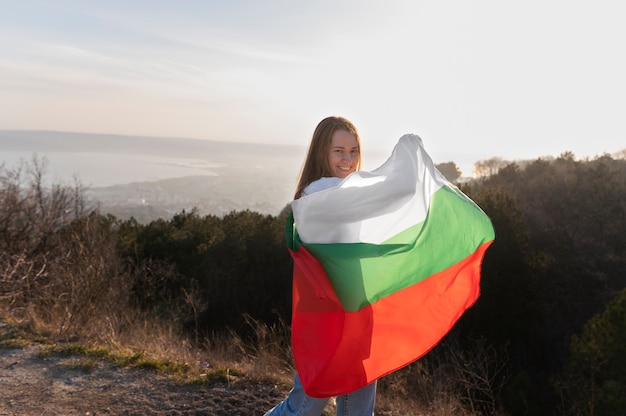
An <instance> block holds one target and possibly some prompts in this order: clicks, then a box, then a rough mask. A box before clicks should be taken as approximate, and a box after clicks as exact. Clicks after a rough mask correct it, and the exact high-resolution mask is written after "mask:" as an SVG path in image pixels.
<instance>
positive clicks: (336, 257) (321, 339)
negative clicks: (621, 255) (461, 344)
mask: <svg viewBox="0 0 626 416" xmlns="http://www.w3.org/2000/svg"><path fill="white" fill-rule="evenodd" d="M292 208H293V216H292V222H288V227H287V240H288V246H289V251H290V253H291V255H292V257H293V259H294V279H293V282H294V284H293V315H292V347H293V355H294V361H295V364H296V369H297V371H298V374H299V376H300V379H301V381H302V384H303V386H304V389H305V391H306V393H307V394H308V395H309V396H312V397H330V396H337V395H341V394H345V393H349V392H351V391H354V390H356V389H358V388H360V387H363V386H365V385H367V384H369V383H371V382H372V381H374V380H377V379H378V378H380V377H382V376H384V375H385V374H388V373H390V372H392V371H395V370H397V369H399V368H401V367H403V366H405V365H407V364H409V363H411V362H413V361H415V360H417V359H418V358H420V357H422V356H423V355H424V354H426V353H427V352H428V351H429V350H430V349H432V348H433V347H434V346H435V345H436V344H437V343H438V342H439V341H440V340H441V338H443V336H444V335H445V334H446V333H447V332H448V331H449V330H450V329H451V328H452V326H453V325H454V324H455V322H456V321H457V320H458V319H459V318H460V317H461V315H462V314H463V313H464V311H465V310H466V309H467V308H469V307H470V306H472V305H473V304H474V303H475V301H476V299H477V298H478V296H479V292H480V287H479V282H480V272H481V264H482V260H483V256H484V253H485V250H486V249H487V247H488V246H489V245H490V244H491V243H492V242H493V239H494V230H493V227H492V225H491V221H490V220H489V218H488V217H487V216H486V215H485V213H484V212H483V211H482V210H481V209H480V208H479V207H478V206H477V205H476V204H475V203H474V202H473V201H471V200H470V199H469V198H468V197H467V196H466V195H465V194H463V193H462V192H461V191H460V190H458V189H457V188H456V187H455V186H453V185H451V184H450V183H449V182H448V181H447V180H446V179H445V178H444V177H443V175H442V174H441V173H440V172H439V171H438V170H437V169H436V168H435V166H434V164H433V162H432V160H431V159H430V157H429V156H428V154H427V153H426V151H425V150H424V148H423V146H422V141H421V139H420V138H419V137H418V136H415V135H405V136H403V137H402V138H400V140H399V142H398V144H397V145H396V147H395V148H394V150H393V152H392V154H391V156H390V158H389V159H388V160H387V161H386V162H385V163H384V164H383V165H382V166H381V167H379V168H378V169H376V170H374V171H372V172H365V171H360V172H355V173H353V174H351V175H350V176H348V177H347V178H346V179H344V180H343V181H341V182H340V184H339V185H337V186H335V187H332V188H329V189H325V190H322V191H319V192H315V193H312V194H310V195H307V196H304V197H302V198H300V199H298V200H295V201H293V202H292Z"/></svg>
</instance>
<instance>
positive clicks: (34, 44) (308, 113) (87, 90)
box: [0, 0, 626, 174]
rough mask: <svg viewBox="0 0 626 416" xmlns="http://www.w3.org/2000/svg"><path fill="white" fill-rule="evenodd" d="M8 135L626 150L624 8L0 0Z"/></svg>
mask: <svg viewBox="0 0 626 416" xmlns="http://www.w3.org/2000/svg"><path fill="white" fill-rule="evenodd" d="M1 4H2V13H0V129H21V130H56V131H74V132H89V133H113V134H126V135H141V136H165V137H186V138H197V139H214V140H225V141H239V142H256V143H278V144H296V145H306V144H307V142H308V140H309V139H310V136H311V134H312V132H313V129H314V127H315V125H316V124H317V122H318V121H319V120H321V119H322V118H323V117H325V116H327V115H343V116H345V117H347V118H349V119H351V120H352V121H354V122H355V124H356V125H357V128H358V129H359V130H360V133H361V136H362V140H363V146H364V149H365V151H364V153H365V154H367V153H366V151H367V149H380V150H382V151H389V150H390V149H391V147H392V146H393V145H394V144H395V143H396V141H397V139H398V138H399V137H400V136H401V135H402V134H404V133H415V134H418V135H420V136H421V137H422V138H423V140H424V144H425V146H426V149H427V150H428V151H429V153H430V154H431V156H432V157H433V159H434V160H435V162H447V161H454V162H456V163H457V164H458V165H459V166H460V167H461V169H462V170H463V172H464V173H467V174H469V173H471V168H472V165H473V163H474V162H475V161H477V160H482V159H487V158H491V157H494V156H498V157H502V158H504V159H507V160H516V159H528V158H537V157H540V156H549V155H551V156H558V155H559V154H561V153H563V152H565V151H572V152H573V153H574V154H575V156H576V157H578V158H584V157H593V156H595V155H600V154H602V153H605V152H608V153H613V152H617V151H619V150H622V149H623V148H625V147H626V123H625V122H624V115H625V114H626V99H625V97H626V77H625V76H624V74H626V54H624V53H623V49H624V45H623V43H624V40H625V39H626V25H624V16H626V3H625V2H621V1H618V0H615V1H606V0H599V1H593V2H591V1H571V0H570V1H565V0H555V1H552V0H548V1H545V0H542V1H539V0H529V1H525V2H503V1H496V0H491V1H487V0H478V1H472V2H469V1H461V0H454V1H429V2H426V1H412V0H406V1H398V0H390V1H379V2H364V1H357V0H350V1H329V0H321V1H311V2H304V1H292V2H287V1H274V0H270V1H189V0H186V1H176V2H174V1H154V0H150V1H147V0H145V1H144V0H142V1H136V0H134V1H127V0H124V1H121V0H119V1H118V0H115V1H94V0H83V1H70V0H56V1H47V0H41V1H35V0H21V1H6V0H5V1H2V2H1Z"/></svg>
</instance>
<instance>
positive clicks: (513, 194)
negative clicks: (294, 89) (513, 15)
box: [0, 153, 626, 415]
mask: <svg viewBox="0 0 626 416" xmlns="http://www.w3.org/2000/svg"><path fill="white" fill-rule="evenodd" d="M496 162H497V163H486V162H485V163H482V164H479V166H478V167H479V168H480V169H477V170H478V171H480V172H482V174H483V175H484V176H482V177H481V178H479V179H476V180H473V181H472V182H469V183H467V184H465V185H463V187H462V190H463V191H464V192H465V193H467V194H468V195H469V196H470V197H471V198H472V199H474V200H475V201H476V202H477V203H478V204H479V205H480V206H481V207H482V208H483V209H484V210H485V212H486V213H487V214H488V215H489V216H490V218H491V219H492V221H493V224H494V227H495V229H496V241H495V243H494V244H493V246H492V247H491V248H490V249H489V250H488V251H487V255H486V256H485V261H484V264H483V279H482V283H481V290H482V294H481V298H480V299H479V301H478V302H477V304H476V305H475V306H474V307H472V308H471V309H470V310H468V312H467V313H466V314H465V315H464V316H463V317H462V318H461V320H460V321H459V323H458V324H457V325H456V326H455V328H454V329H453V330H452V331H451V333H450V334H449V335H448V336H447V337H446V338H445V339H444V341H443V342H442V343H441V344H440V345H439V346H437V347H436V348H435V349H433V350H432V351H431V352H430V353H429V354H428V355H427V356H426V357H424V358H423V359H421V360H419V361H418V362H416V363H413V364H412V365H410V366H408V367H406V368H404V369H402V370H400V371H397V372H395V373H393V374H390V375H389V376H386V377H384V378H383V379H382V380H381V382H380V394H379V401H378V402H379V405H378V406H379V407H381V408H389V409H392V408H393V409H396V410H397V409H409V408H411V409H413V410H415V409H421V411H422V412H423V413H441V414H443V413H447V414H462V415H478V414H499V415H525V414H532V415H549V414H550V415H551V414H555V413H557V414H566V415H579V414H586V415H604V414H615V411H616V410H617V409H623V407H624V405H625V403H624V399H623V398H624V397H626V367H625V362H626V361H624V358H623V357H624V356H625V354H624V353H625V350H624V348H625V347H624V345H626V338H625V333H626V316H625V313H626V312H625V311H626V295H625V294H626V281H625V280H624V276H626V239H624V235H626V161H624V160H620V159H613V158H611V157H609V156H602V157H599V158H596V159H594V160H584V161H576V160H575V158H574V157H573V155H572V154H571V153H564V154H563V155H562V156H561V157H559V158H557V159H554V160H543V159H538V160H535V161H530V162H527V163H525V164H524V165H523V166H521V165H520V164H514V163H508V164H507V163H505V162H504V161H502V160H499V159H498V160H497V161H496ZM44 173H45V164H44V163H42V162H41V161H39V160H33V162H32V163H31V164H26V165H24V166H22V167H20V168H18V169H16V170H11V171H8V170H4V169H2V168H0V316H2V317H3V320H1V321H0V347H10V348H15V347H25V346H28V345H32V344H34V343H38V344H44V345H45V346H44V348H43V349H42V351H43V352H42V353H44V354H57V355H68V356H71V357H76V360H75V361H72V362H70V363H69V364H68V365H72V366H75V367H76V368H82V369H88V368H89V367H90V366H92V365H95V363H97V362H98V361H99V360H108V361H110V362H112V363H115V364H117V365H120V366H126V367H133V368H144V369H150V370H152V371H159V372H166V373H168V374H172V375H175V376H176V377H179V378H182V379H185V380H187V381H192V382H196V383H210V382H212V381H221V382H228V383H230V382H234V381H235V380H243V379H250V378H254V379H256V380H267V379H272V380H277V381H276V382H277V383H285V384H286V385H288V384H289V383H290V381H291V377H292V375H293V364H292V359H291V355H290V339H289V319H290V312H291V311H290V304H291V268H292V263H291V260H290V258H289V255H288V253H287V251H286V248H285V243H284V240H283V239H284V236H283V227H284V219H285V216H286V213H287V212H288V209H289V208H288V207H286V208H285V210H284V213H283V214H281V215H279V216H276V217H274V216H268V215H261V214H258V213H255V212H251V211H241V212H232V213H230V214H228V215H225V216H223V217H217V216H212V215H207V216H200V215H199V214H198V213H197V211H195V210H193V209H192V210H191V211H189V212H186V211H183V212H181V213H179V214H177V215H175V216H174V217H173V218H172V219H170V220H156V221H153V222H150V223H148V224H140V223H139V222H137V221H135V220H133V219H131V220H126V221H122V220H118V219H117V218H115V217H113V216H111V215H102V214H100V213H99V212H97V211H96V210H92V209H89V208H88V207H87V205H86V201H85V198H84V197H83V194H82V190H81V187H80V184H76V185H75V186H73V187H65V186H60V185H47V184H45V181H44V180H43V178H44ZM452 173H454V172H452ZM199 362H206V363H207V365H206V366H201V365H199V364H198V363H199Z"/></svg>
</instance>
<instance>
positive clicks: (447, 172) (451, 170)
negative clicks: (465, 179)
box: [435, 162, 463, 183]
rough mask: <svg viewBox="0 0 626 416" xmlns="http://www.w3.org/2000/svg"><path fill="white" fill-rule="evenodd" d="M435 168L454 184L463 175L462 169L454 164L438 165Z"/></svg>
mask: <svg viewBox="0 0 626 416" xmlns="http://www.w3.org/2000/svg"><path fill="white" fill-rule="evenodd" d="M435 167H436V168H437V169H438V170H439V172H441V173H442V174H443V176H445V177H446V179H447V180H449V181H450V182H452V183H454V181H456V180H457V179H459V178H460V177H461V175H462V174H463V173H462V172H461V169H459V167H458V166H457V165H456V164H455V163H454V162H446V163H438V164H436V165H435Z"/></svg>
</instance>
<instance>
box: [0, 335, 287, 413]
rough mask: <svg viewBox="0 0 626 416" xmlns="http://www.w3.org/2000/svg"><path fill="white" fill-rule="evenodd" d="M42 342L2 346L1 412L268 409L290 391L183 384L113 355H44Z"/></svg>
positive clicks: (238, 385)
mask: <svg viewBox="0 0 626 416" xmlns="http://www.w3.org/2000/svg"><path fill="white" fill-rule="evenodd" d="M39 348H40V347H38V346H30V347H27V348H23V349H11V348H2V347H0V415H3V416H4V415H28V416H33V415H46V416H52V415H83V416H87V415H89V416H94V415H156V416H159V415H163V416H164V415H220V416H221V415H226V416H230V415H232V416H244V415H245V416H248V415H263V413H264V412H265V411H267V410H268V409H270V408H271V407H272V406H274V405H275V404H276V403H278V402H279V401H280V400H282V399H283V398H284V397H285V395H286V393H287V391H286V390H285V388H284V387H279V386H274V385H261V384H258V385H255V384H253V383H229V382H228V381H227V380H221V381H219V382H216V383H213V384H212V385H204V386H201V385H197V384H181V383H178V382H176V381H174V380H173V379H172V378H171V377H170V376H166V375H162V374H158V373H156V372H154V371H150V370H137V369H132V368H120V367H117V366H116V365H114V364H111V363H110V362H107V361H104V360H103V361H97V362H95V364H94V365H90V366H84V365H82V366H81V365H80V363H78V362H77V360H78V359H77V358H75V357H74V358H73V357H66V356H51V357H47V358H42V357H41V356H40V355H39V354H38V352H39Z"/></svg>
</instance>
